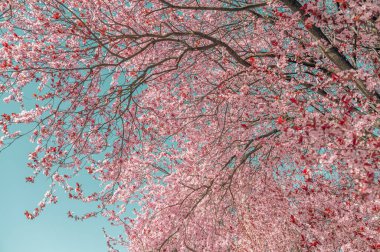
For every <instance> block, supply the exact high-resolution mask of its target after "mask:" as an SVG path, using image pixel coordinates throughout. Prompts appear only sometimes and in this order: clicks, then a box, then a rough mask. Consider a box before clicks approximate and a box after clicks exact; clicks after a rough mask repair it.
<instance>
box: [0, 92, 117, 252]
mask: <svg viewBox="0 0 380 252" xmlns="http://www.w3.org/2000/svg"><path fill="white" fill-rule="evenodd" d="M2 98H3V97H1V100H2ZM12 110H16V111H17V110H18V109H17V107H16V106H15V104H10V105H5V104H4V103H3V102H2V101H0V114H3V113H10V112H12ZM34 147H35V146H34V145H33V144H31V143H29V141H28V137H25V138H23V139H21V140H19V141H18V142H16V143H15V144H13V145H12V146H11V147H10V148H8V149H6V150H5V151H3V152H1V153H0V171H1V173H0V174H1V176H0V200H1V203H0V252H26V251H27V252H86V251H91V252H104V251H107V248H106V239H105V237H104V234H103V231H102V227H105V228H106V230H107V231H110V234H113V235H114V234H115V232H121V230H120V229H117V228H115V227H111V226H110V224H109V223H108V222H107V221H106V220H105V219H104V218H103V217H98V218H90V219H88V220H86V221H83V222H82V221H74V220H73V219H69V218H67V212H68V210H73V211H74V212H77V213H82V212H86V211H91V210H92V209H93V208H91V207H90V206H88V205H87V204H83V203H81V202H78V201H73V200H69V199H67V197H66V196H64V195H63V192H60V193H59V194H58V196H59V202H58V204H57V205H48V206H47V207H46V209H45V211H44V212H43V213H42V214H41V215H40V216H39V217H37V218H36V219H34V220H27V219H26V218H25V216H24V211H25V210H29V211H32V210H33V209H34V208H35V207H36V206H37V204H38V202H39V201H40V200H41V199H42V197H43V195H44V193H45V192H46V190H47V189H48V182H49V181H47V180H46V178H45V177H44V176H41V177H38V179H37V180H36V182H35V183H34V184H30V183H26V182H25V177H27V176H30V175H32V170H31V169H30V168H28V167H27V165H26V163H27V162H28V153H29V152H30V151H31V150H33V149H34ZM75 210H77V211H75Z"/></svg>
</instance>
